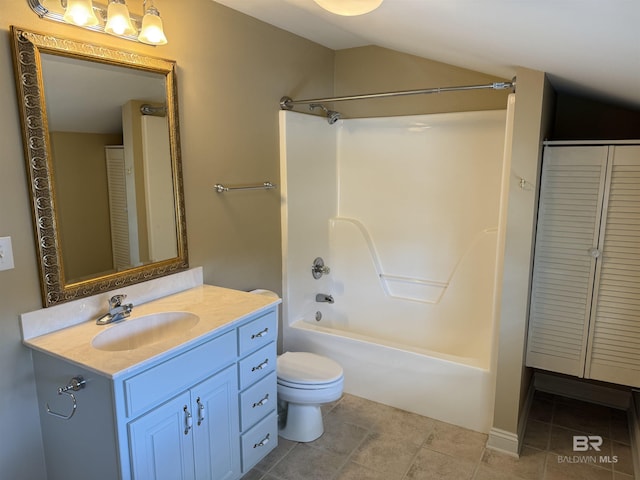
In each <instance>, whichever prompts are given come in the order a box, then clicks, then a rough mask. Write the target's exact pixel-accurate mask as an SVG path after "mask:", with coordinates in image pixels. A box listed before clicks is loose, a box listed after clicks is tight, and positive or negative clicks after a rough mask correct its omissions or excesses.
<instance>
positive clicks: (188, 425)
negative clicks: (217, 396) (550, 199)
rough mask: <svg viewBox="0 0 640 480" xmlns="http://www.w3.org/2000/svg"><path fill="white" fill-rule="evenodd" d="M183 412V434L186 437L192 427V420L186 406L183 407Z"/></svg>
mask: <svg viewBox="0 0 640 480" xmlns="http://www.w3.org/2000/svg"><path fill="white" fill-rule="evenodd" d="M183 411H184V434H185V435H188V434H189V430H191V427H193V418H192V417H191V412H190V411H189V409H188V408H187V406H186V405H185V406H184V408H183Z"/></svg>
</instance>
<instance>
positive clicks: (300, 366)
mask: <svg viewBox="0 0 640 480" xmlns="http://www.w3.org/2000/svg"><path fill="white" fill-rule="evenodd" d="M277 376H278V403H279V404H280V405H281V406H283V407H284V408H285V409H286V410H285V411H283V412H281V415H282V416H284V421H283V422H282V423H283V425H281V428H280V431H279V432H278V433H279V435H280V436H281V437H283V438H286V439H287V440H293V441H296V442H311V441H313V440H315V439H316V438H318V437H320V435H322V433H323V432H324V426H323V424H322V412H321V411H320V405H321V404H323V403H328V402H333V401H335V400H338V399H339V398H340V397H341V396H342V387H343V383H344V373H343V371H342V367H341V366H340V365H339V364H338V363H336V362H334V361H333V360H331V359H330V358H327V357H323V356H322V355H316V354H315V353H307V352H285V353H283V354H282V355H280V356H279V357H278V364H277Z"/></svg>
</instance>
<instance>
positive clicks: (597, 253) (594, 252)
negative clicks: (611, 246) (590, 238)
mask: <svg viewBox="0 0 640 480" xmlns="http://www.w3.org/2000/svg"><path fill="white" fill-rule="evenodd" d="M600 254H601V252H600V250H598V249H597V248H595V247H593V248H590V249H589V255H591V256H592V257H593V258H598V257H599V256H600Z"/></svg>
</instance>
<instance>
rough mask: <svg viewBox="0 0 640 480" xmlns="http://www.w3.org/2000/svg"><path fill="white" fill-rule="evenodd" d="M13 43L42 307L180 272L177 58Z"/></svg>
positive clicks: (18, 37) (49, 41) (70, 43)
mask: <svg viewBox="0 0 640 480" xmlns="http://www.w3.org/2000/svg"><path fill="white" fill-rule="evenodd" d="M11 37H12V46H13V55H14V67H15V76H16V85H17V90H18V103H19V110H20V117H21V122H22V134H23V144H24V154H25V160H26V163H27V169H26V170H27V177H28V178H27V180H28V184H29V190H30V195H31V207H32V214H33V224H34V233H35V241H36V250H37V256H38V266H39V273H40V284H41V290H42V299H43V305H44V306H45V307H49V306H52V305H56V304H59V303H63V302H67V301H70V300H75V299H78V298H82V297H86V296H90V295H94V294H97V293H100V292H104V291H109V290H113V289H117V288H120V287H123V286H126V285H131V284H134V283H138V282H142V281H146V280H150V279H153V278H157V277H161V276H164V275H168V274H170V273H174V272H177V271H180V270H184V269H186V268H188V255H187V234H186V220H185V212H184V191H183V181H182V164H181V156H180V138H179V126H178V100H177V86H176V65H175V62H173V61H171V60H165V59H160V58H155V57H149V56H144V55H140V54H137V53H133V52H125V51H121V50H116V49H113V48H109V47H103V46H99V45H92V44H87V43H83V42H79V41H76V40H70V39H65V38H60V37H55V36H52V35H47V34H42V33H37V32H33V31H28V30H24V29H21V28H18V27H11Z"/></svg>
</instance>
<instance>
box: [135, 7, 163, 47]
mask: <svg viewBox="0 0 640 480" xmlns="http://www.w3.org/2000/svg"><path fill="white" fill-rule="evenodd" d="M138 40H139V41H141V42H142V43H147V44H149V45H165V44H166V43H167V37H165V35H164V30H163V28H162V19H161V18H160V13H159V12H158V10H157V9H156V8H155V7H153V6H152V7H149V8H147V11H146V12H145V14H144V17H143V18H142V28H141V29H140V35H139V36H138Z"/></svg>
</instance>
